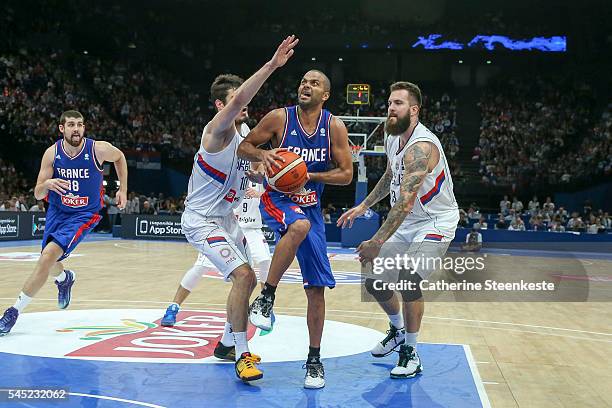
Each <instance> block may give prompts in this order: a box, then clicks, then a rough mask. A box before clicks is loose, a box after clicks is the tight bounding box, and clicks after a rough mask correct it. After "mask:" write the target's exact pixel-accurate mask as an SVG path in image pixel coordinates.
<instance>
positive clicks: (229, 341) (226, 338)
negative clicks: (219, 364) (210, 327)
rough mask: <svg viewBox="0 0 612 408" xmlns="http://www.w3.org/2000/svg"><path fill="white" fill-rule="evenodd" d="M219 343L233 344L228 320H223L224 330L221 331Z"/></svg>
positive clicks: (229, 345) (228, 345)
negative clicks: (221, 335)
mask: <svg viewBox="0 0 612 408" xmlns="http://www.w3.org/2000/svg"><path fill="white" fill-rule="evenodd" d="M221 344H223V345H224V346H225V347H231V346H233V345H234V336H233V334H232V324H231V323H230V322H225V330H224V331H223V337H221Z"/></svg>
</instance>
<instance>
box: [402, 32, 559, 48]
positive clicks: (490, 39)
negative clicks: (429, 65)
mask: <svg viewBox="0 0 612 408" xmlns="http://www.w3.org/2000/svg"><path fill="white" fill-rule="evenodd" d="M441 38H442V34H430V35H428V36H419V37H418V40H417V42H415V43H414V44H413V45H412V48H418V47H423V48H424V49H426V50H441V49H446V50H463V49H466V48H478V47H479V46H482V47H484V48H485V49H487V50H489V51H494V50H496V49H507V50H512V51H525V50H526V51H543V52H566V51H567V37H566V36H553V37H548V38H547V37H533V38H531V39H518V40H515V39H512V38H509V37H506V36H503V35H476V36H475V37H474V38H472V40H471V41H470V42H468V43H467V44H462V43H461V42H458V41H441V40H440V39H441Z"/></svg>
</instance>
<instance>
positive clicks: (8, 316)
mask: <svg viewBox="0 0 612 408" xmlns="http://www.w3.org/2000/svg"><path fill="white" fill-rule="evenodd" d="M14 315H15V313H11V311H8V310H7V311H6V312H5V313H4V316H2V318H0V322H2V323H3V324H6V323H8V322H10V321H11V320H12V319H13V317H14Z"/></svg>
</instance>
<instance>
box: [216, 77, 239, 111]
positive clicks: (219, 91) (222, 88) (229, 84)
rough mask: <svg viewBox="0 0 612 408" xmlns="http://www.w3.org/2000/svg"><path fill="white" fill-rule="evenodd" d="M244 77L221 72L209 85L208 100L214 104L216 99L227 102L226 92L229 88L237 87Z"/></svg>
mask: <svg viewBox="0 0 612 408" xmlns="http://www.w3.org/2000/svg"><path fill="white" fill-rule="evenodd" d="M243 82H244V79H242V78H240V77H239V76H237V75H232V74H223V75H219V76H218V77H216V78H215V80H214V81H213V83H212V85H211V86H210V101H211V102H212V103H213V104H214V103H215V101H216V100H217V99H218V100H220V101H222V102H223V103H226V102H227V100H226V99H227V94H228V93H229V91H230V89H237V88H238V87H239V86H240V85H242V83H243Z"/></svg>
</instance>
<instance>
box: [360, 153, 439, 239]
mask: <svg viewBox="0 0 612 408" xmlns="http://www.w3.org/2000/svg"><path fill="white" fill-rule="evenodd" d="M434 152H435V153H437V149H436V147H435V146H434V145H433V144H431V143H429V142H418V143H415V144H414V145H413V146H411V147H410V148H409V149H408V151H406V154H405V155H404V178H403V179H402V183H401V185H400V193H399V197H398V198H397V202H396V203H395V205H394V206H393V208H391V211H389V215H387V219H386V220H385V222H384V223H383V225H381V227H380V228H379V229H378V232H377V233H376V234H374V237H373V238H372V240H373V241H376V242H378V243H381V244H382V243H383V242H385V241H386V240H388V239H389V238H390V237H391V235H393V233H394V232H395V231H397V229H398V228H399V226H400V225H401V224H402V222H403V221H404V219H406V216H407V215H408V214H410V212H411V211H412V207H413V206H414V201H415V200H416V197H417V192H418V191H419V188H421V184H423V180H425V176H426V175H427V173H428V172H429V170H430V160H431V158H432V155H433V154H434ZM436 162H437V160H436ZM436 164H437V163H436ZM433 167H435V165H434V166H431V168H433Z"/></svg>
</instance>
